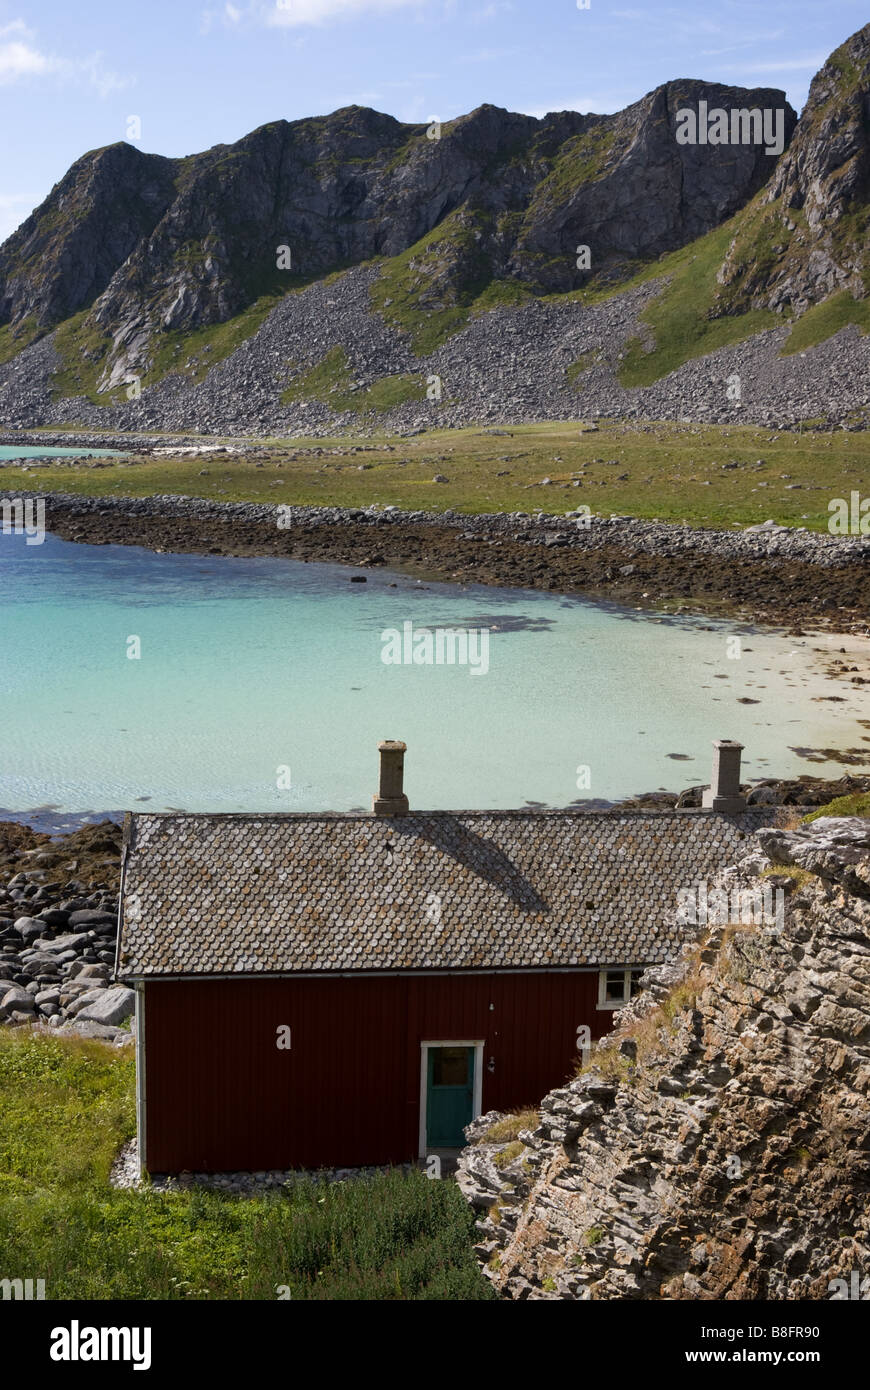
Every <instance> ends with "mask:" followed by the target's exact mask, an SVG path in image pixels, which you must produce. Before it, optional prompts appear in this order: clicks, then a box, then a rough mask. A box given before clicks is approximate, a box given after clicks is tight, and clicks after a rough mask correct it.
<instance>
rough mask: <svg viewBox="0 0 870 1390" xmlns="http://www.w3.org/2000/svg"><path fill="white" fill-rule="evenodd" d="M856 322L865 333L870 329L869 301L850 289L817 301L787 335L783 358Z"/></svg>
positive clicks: (804, 350) (813, 344) (811, 345)
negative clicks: (859, 297) (852, 292)
mask: <svg viewBox="0 0 870 1390" xmlns="http://www.w3.org/2000/svg"><path fill="white" fill-rule="evenodd" d="M850 323H856V324H857V325H858V327H859V328H860V330H861V332H862V333H868V332H870V304H868V303H867V301H866V300H865V299H855V298H854V296H853V295H851V294H850V293H849V291H848V290H841V291H840V293H839V294H833V295H831V296H830V298H829V299H825V300H823V301H822V303H821V304H814V305H813V307H812V308H811V309H807V311H806V313H804V314H801V316H800V318H799V319H797V320H796V321H795V324H794V326H793V328H792V330H791V332H790V333H789V335H788V338H787V339H786V341H785V344H784V345H783V348H782V351H781V353H780V356H781V357H788V356H792V355H793V354H794V353H796V352H806V351H807V350H808V349H809V348H813V347H816V345H817V344H818V343H823V342H825V340H826V339H827V338H832V337H833V336H834V334H835V333H839V331H840V329H841V328H845V327H846V325H847V324H850Z"/></svg>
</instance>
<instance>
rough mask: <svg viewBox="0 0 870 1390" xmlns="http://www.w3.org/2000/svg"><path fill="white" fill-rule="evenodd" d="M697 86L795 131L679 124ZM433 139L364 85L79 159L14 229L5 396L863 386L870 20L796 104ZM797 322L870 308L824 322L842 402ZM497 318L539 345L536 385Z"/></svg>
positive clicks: (580, 401)
mask: <svg viewBox="0 0 870 1390" xmlns="http://www.w3.org/2000/svg"><path fill="white" fill-rule="evenodd" d="M702 100H704V101H707V102H708V105H710V106H711V107H712V106H714V105H715V104H717V103H718V104H720V105H721V106H722V107H724V108H725V109H728V108H729V107H730V108H731V109H732V110H733V109H734V108H735V105H736V104H738V103H739V106H740V108H741V109H748V108H752V107H758V108H762V107H764V106H765V105H766V104H767V105H771V106H772V105H776V106H777V107H780V106H781V107H782V109H783V111H784V113H785V137H786V138H785V149H784V152H783V153H782V154H781V155H780V156H779V157H778V158H777V157H776V156H773V155H767V154H765V153H764V149H763V146H761V145H749V146H746V145H738V146H730V145H723V146H716V145H709V144H708V145H690V144H687V145H681V144H679V143H678V142H677V140H676V138H675V133H676V116H677V112H678V110H681V109H684V108H685V106H686V105H687V104H691V103H698V102H700V101H702ZM433 133H434V132H433V131H432V130H431V129H429V128H428V127H426V126H424V125H414V124H407V125H406V124H403V123H401V122H399V121H397V120H396V119H395V118H394V117H392V116H388V115H384V114H382V113H378V112H374V111H371V110H370V109H369V108H364V107H345V108H342V109H341V110H339V111H337V112H333V113H332V114H331V115H329V116H324V117H312V118H307V119H305V120H301V121H296V122H286V121H277V122H270V123H267V124H266V125H264V126H261V127H259V128H258V129H257V130H256V131H253V132H251V133H250V134H249V135H247V136H244V137H243V138H242V139H241V140H240V141H237V142H235V143H234V144H231V145H216V146H214V147H212V149H210V150H208V151H205V152H204V153H203V154H201V155H191V156H184V157H182V158H179V159H175V160H170V159H167V158H166V157H164V156H158V155H147V154H143V153H141V152H139V151H138V150H135V149H134V148H133V147H131V146H127V145H123V144H118V145H113V146H108V147H104V148H103V149H102V150H99V151H96V152H91V153H90V154H88V155H85V156H83V157H82V159H81V160H79V161H77V162H76V164H75V165H74V166H73V167H72V169H71V170H69V171H68V173H67V174H66V175H65V176H64V179H63V180H61V182H60V183H59V184H58V185H56V187H55V189H53V190H52V192H51V193H50V194H49V197H48V198H47V199H46V200H45V202H44V203H43V204H42V205H41V207H40V208H38V209H37V210H36V211H35V212H34V213H33V214H32V215H31V217H30V218H28V219H27V221H26V222H25V223H24V224H23V225H22V227H21V228H19V229H18V231H17V232H16V233H14V234H13V236H12V237H10V238H9V239H7V241H6V242H5V243H4V244H3V246H2V247H0V364H4V363H5V364H6V365H5V366H4V365H0V415H2V416H3V418H4V419H6V420H8V421H10V422H11V421H19V422H23V423H28V424H33V423H56V424H57V423H61V422H62V421H63V420H64V419H72V420H75V421H76V422H82V421H84V422H85V423H90V424H93V423H96V422H97V419H98V415H95V414H94V411H95V410H96V411H97V412H102V414H103V418H105V420H106V421H107V422H108V423H110V424H111V425H112V427H116V428H149V427H157V428H174V429H177V428H190V427H193V428H199V429H212V430H217V431H219V432H220V431H222V430H224V429H231V430H232V429H252V430H254V431H255V432H260V431H261V430H262V429H266V430H269V429H271V430H278V431H281V432H283V431H285V430H289V431H290V432H294V431H296V432H298V431H299V430H303V429H311V428H314V429H315V430H321V429H323V428H336V427H338V425H340V424H343V423H346V424H348V425H349V426H350V427H355V426H356V425H358V424H359V423H360V421H359V420H358V419H357V418H356V416H357V415H358V414H359V411H358V410H357V411H354V410H348V408H347V407H348V404H349V402H350V400H351V396H352V395H353V393H354V391H357V392H358V393H359V395H358V399H359V401H360V406H361V408H362V407H363V406H364V405H366V403H371V402H376V403H380V402H381V401H388V402H389V401H393V398H394V397H396V396H398V400H397V401H395V402H394V405H393V406H391V407H390V408H386V407H384V408H382V409H379V410H376V411H375V414H372V410H371V409H369V410H368V415H369V416H370V417H371V418H370V419H369V420H368V425H369V426H371V425H373V424H376V425H385V424H389V425H390V426H393V427H399V426H407V425H409V424H410V425H412V426H415V427H416V426H421V425H422V423H423V420H424V416H423V415H421V414H420V411H419V409H418V410H417V414H414V413H413V412H412V411H411V410H410V405H409V404H408V403H410V402H413V401H414V400H417V401H418V402H419V400H420V398H421V395H422V388H421V383H425V381H426V380H427V379H428V378H429V377H431V376H432V375H433V374H434V375H435V376H436V377H437V378H438V382H439V385H438V391H439V392H441V393H442V394H441V395H438V396H437V398H436V399H435V401H434V404H433V407H432V409H429V410H428V411H427V412H424V414H425V415H426V417H427V418H429V419H431V420H432V422H433V423H436V424H442V425H443V424H450V423H464V422H467V421H468V420H470V419H473V418H478V417H479V418H489V419H492V418H494V416H493V411H495V412H496V415H497V416H498V418H502V419H504V420H505V421H508V420H511V419H517V420H521V419H531V418H535V417H536V414H537V415H540V417H541V418H556V417H555V416H554V415H553V412H554V411H557V412H560V413H561V416H562V418H565V417H566V416H567V417H569V416H570V415H572V414H574V413H576V412H577V411H578V410H579V411H581V412H582V411H586V412H587V413H592V414H595V413H600V412H601V410H602V402H603V403H604V409H605V411H606V410H607V409H608V404H609V402H610V401H611V400H612V401H613V403H614V405H615V406H617V407H618V409H619V410H620V411H625V412H627V413H629V414H641V415H644V414H645V413H647V412H648V410H652V412H653V416H654V418H663V417H662V413H661V412H662V410H664V411H665V412H667V411H670V412H671V413H672V418H673V417H675V416H677V415H682V414H683V413H684V412H685V410H686V408H687V407H688V410H689V412H690V413H692V412H694V410H695V409H696V405H695V401H694V396H695V394H696V393H697V391H698V383H699V381H700V389H701V398H700V399H699V400H698V402H697V409H698V410H699V411H701V412H702V415H704V417H705V418H709V415H710V412H713V418H714V419H715V418H719V417H718V412H719V410H720V407H721V400H720V397H721V396H722V394H723V391H724V388H723V387H722V386H721V379H722V375H725V376H727V375H729V373H730V374H732V375H733V374H734V372H735V371H736V372H737V373H738V374H739V373H740V371H741V367H742V366H743V362H744V358H748V360H749V361H750V362H751V363H753V364H754V363H755V359H756V358H757V357H758V356H759V354H760V355H761V357H762V358H764V368H763V373H762V375H763V376H764V377H765V378H766V377H770V379H771V383H772V394H771V392H769V391H767V387H766V386H765V387H764V391H766V392H767V398H766V400H765V404H764V405H763V406H762V404H761V399H760V397H759V400H758V402H757V403H753V402H752V401H751V399H750V398H749V396H750V393H749V391H748V389H747V390H746V391H745V392H744V400H743V403H742V406H743V408H744V409H745V410H747V411H749V410H754V411H755V415H754V416H753V418H758V419H764V418H768V417H769V413H770V403H771V402H772V403H773V408H774V411H775V412H779V411H780V410H782V413H783V418H786V419H788V418H791V419H795V420H796V419H807V418H811V417H814V416H816V415H817V414H819V413H822V412H823V411H824V410H827V409H829V408H831V409H834V410H835V413H836V412H839V414H841V415H843V417H844V418H845V417H846V416H849V415H851V414H852V413H854V411H855V410H856V409H858V410H859V411H860V410H863V409H864V407H865V406H866V405H867V404H868V402H867V398H866V392H865V391H862V388H861V374H862V373H863V372H864V363H863V354H864V350H865V340H864V338H863V337H861V332H862V331H864V330H865V329H866V327H867V326H868V324H870V318H868V313H867V305H866V303H865V300H866V287H867V284H868V274H867V267H866V260H865V252H864V249H863V243H864V240H865V239H866V238H865V236H864V231H865V230H866V226H867V207H868V201H867V199H868V178H867V170H868V168H870V25H867V26H865V27H864V29H862V30H860V31H858V33H857V34H855V35H853V36H852V37H851V39H849V40H847V41H846V43H845V44H843V45H841V47H840V48H839V49H838V50H836V53H835V54H834V55H832V57H831V58H830V59H829V60H828V62H827V63H826V64H825V65H824V66H823V68H822V69H821V71H820V73H819V74H818V75H817V77H816V78H815V79H814V82H813V86H812V88H811V92H810V99H809V101H808V103H807V107H806V108H805V110H804V112H803V113H802V115H801V117H800V120H798V119H797V118H796V116H795V113H794V112H793V111H792V110H791V108H790V107H788V105H787V103H786V102H785V97H784V95H783V93H782V92H780V91H778V90H777V89H772V88H758V89H753V90H751V91H750V90H747V89H743V88H734V87H725V86H722V85H720V84H715V83H705V82H701V81H699V80H697V79H675V80H673V81H671V82H667V83H664V84H661V85H660V86H659V87H657V88H655V89H654V90H653V91H652V92H649V93H647V94H646V96H644V97H642V98H641V99H640V100H639V101H637V102H635V103H633V104H631V105H630V106H628V107H626V108H625V109H624V110H623V111H621V112H617V113H615V114H613V115H604V116H601V115H596V114H594V113H591V114H586V115H582V114H580V113H577V112H551V113H548V114H547V116H545V117H541V118H537V117H532V116H525V115H521V114H518V113H511V112H506V111H504V110H503V109H502V108H498V107H494V106H491V105H487V104H485V105H483V106H480V107H478V108H476V109H475V110H474V111H472V112H470V113H468V114H467V115H465V116H461V117H458V118H456V120H454V121H449V122H445V123H444V125H443V126H442V128H441V130H440V138H438V139H430V138H429V136H430V135H432V134H433ZM116 175H122V176H123V177H121V178H120V181H119V179H118V178H117V177H115V181H114V183H113V184H112V189H111V191H110V192H107V185H108V184H109V183H110V182H111V177H110V176H116ZM726 233H727V241H725V242H724V243H723V242H722V238H723V236H725V235H726ZM95 240H98V241H99V248H98V253H97V248H96V247H93V248H92V254H90V255H89V253H88V248H89V245H90V244H91V243H93V242H94V241H95ZM281 247H285V248H287V250H288V251H289V259H290V262H291V265H290V268H289V269H287V268H280V269H279V268H278V265H277V258H278V256H279V254H280V248H281ZM581 248H588V251H589V255H588V257H587V258H586V261H584V259H583V256H582V255H579V254H578V252H579V251H580V249H581ZM590 261H591V264H589V263H588V262H590ZM70 267H71V269H70ZM658 277H660V278H658ZM321 291H326V293H323V292H321ZM610 301H613V303H612V307H611V308H610V309H608V308H607V305H608V303H610ZM552 306H555V307H556V308H558V309H563V308H564V309H565V313H564V314H563V313H558V314H556V315H555V316H554V315H553V313H551V307H552ZM820 306H821V311H820V312H819V308H820ZM541 310H544V311H545V312H544V314H543V315H542V313H541V312H540V311H541ZM569 310H570V313H569V312H568V311H569ZM535 311H537V312H535ZM312 315H313V318H312ZM802 315H806V316H807V329H806V331H805V332H804V333H803V337H798V338H797V339H796V340H795V343H796V345H797V344H798V343H800V344H801V346H802V347H804V348H805V347H807V346H809V347H812V346H813V345H814V342H816V341H823V339H824V338H825V337H829V336H831V334H832V333H837V331H838V330H839V329H840V328H842V327H845V326H847V325H848V324H854V325H855V329H854V330H853V331H852V333H851V336H850V335H849V334H846V335H842V334H841V335H839V336H838V337H837V338H836V342H835V357H836V361H837V364H838V365H837V369H836V370H837V374H838V375H839V374H840V369H841V368H842V372H843V373H845V376H846V377H847V378H848V383H851V384H847V387H846V389H845V390H844V391H842V392H841V393H840V394H841V397H842V401H841V404H840V405H838V404H837V401H836V399H832V400H831V401H828V402H826V401H825V400H824V399H823V398H822V397H821V395H820V388H819V383H818V379H817V378H818V373H817V372H813V371H811V370H809V368H806V369H804V368H803V367H801V365H800V359H799V358H798V361H797V362H795V363H794V364H793V365H792V366H791V367H790V368H789V370H788V371H785V369H784V368H783V369H780V366H779V364H778V357H779V355H780V353H781V352H783V351H785V352H792V351H794V350H795V349H792V348H791V347H787V346H786V341H785V340H786V338H787V337H788V336H789V335H788V334H786V335H785V337H784V335H783V334H782V333H778V334H776V333H775V334H774V335H772V336H771V334H770V333H769V332H768V330H771V329H774V330H778V329H779V327H780V325H781V324H785V323H786V322H788V323H790V324H791V323H792V322H793V321H795V320H799V319H800V317H801V316H802ZM481 324H483V327H481V326H480V325H481ZM599 324H600V326H601V328H600V332H599V331H598V325H599ZM544 328H546V331H547V333H548V334H549V343H548V344H545V343H544V342H543V340H542V339H541V332H542V330H543V329H544ZM590 329H591V330H593V331H587V330H590ZM502 330H503V331H504V332H507V333H509V334H511V335H516V337H517V338H518V339H519V340H521V341H523V343H524V345H525V347H526V348H527V349H528V352H529V353H530V361H537V362H538V363H539V364H540V365H539V366H536V367H535V369H534V378H533V380H531V382H530V376H529V373H527V372H524V371H523V365H522V356H523V354H522V353H521V352H516V353H513V354H512V355H509V358H508V361H507V362H505V361H504V352H503V344H502V343H500V342H499V337H500V334H501V333H502ZM539 339H541V340H540V341H539ZM743 342H746V343H747V347H746V349H745V351H744V350H741V349H739V346H738V345H739V344H741V343H743ZM517 346H518V347H519V342H518V344H517ZM339 347H340V348H341V351H342V363H343V364H344V365H341V364H338V358H337V357H336V356H335V355H334V354H335V352H336V349H337V348H339ZM315 348H316V349H317V351H316V352H315V351H314V350H315ZM243 349H250V351H248V350H245V351H243ZM723 352H727V354H728V355H727V356H723ZM330 353H332V354H333V357H330ZM707 356H709V359H710V362H711V366H712V371H711V372H707V373H705V372H704V371H703V370H701V371H697V370H695V364H696V363H700V362H702V361H703V360H705V358H706V357H707ZM720 360H721V362H722V369H721V375H720V369H719V367H718V363H719V362H720ZM548 362H549V366H547V363H548ZM336 364H338V367H340V370H338V367H337V366H336ZM714 364H715V365H714ZM228 366H229V367H230V368H231V370H229V371H225V370H224V369H225V368H227V367H228ZM251 367H253V368H254V369H255V371H254V377H253V378H252V376H251V371H250V368H251ZM334 367H335V368H336V371H337V375H336V377H335V380H331V378H330V372H332V371H333V368H334ZM315 368H316V369H317V370H316V372H315V375H314V376H312V371H313V369H315ZM726 368H727V369H728V370H726ZM491 370H499V371H500V372H502V374H503V376H502V380H503V383H504V385H503V389H501V390H500V391H497V390H496V388H495V385H494V384H492V383H491V384H490V385H488V386H487V385H486V384H485V381H484V377H485V374H486V373H487V372H489V371H491ZM542 372H543V376H542ZM752 372H753V374H754V375H755V377H756V378H757V379H759V380H761V377H760V376H759V371H758V368H757V366H756V365H753V366H752ZM448 373H449V375H448ZM563 374H564V379H563ZM411 377H413V378H414V380H413V382H411V381H409V378H411ZM662 381H664V382H666V383H667V388H668V389H667V391H666V392H665V393H664V397H663V392H662V390H660V389H659V386H660V383H661V382H662ZM313 382H320V383H322V384H323V389H322V392H321V394H319V395H317V394H315V395H314V396H312V394H311V387H312V383H313ZM381 382H387V383H390V385H389V389H387V390H381V389H380V388H379V389H378V390H377V391H376V392H375V393H374V395H372V389H373V388H374V387H376V386H378V384H379V383H381ZM131 383H133V386H132V389H131V386H130V384H131ZM198 383H204V384H203V385H202V386H201V385H200V384H198ZM530 385H531V386H532V387H535V386H536V385H537V389H536V390H535V389H533V390H531V393H530V391H529V389H528V388H529V387H530ZM569 388H570V389H569ZM626 388H629V389H628V391H627V390H626ZM252 389H254V390H255V392H256V396H257V402H256V405H254V404H253V403H251V404H250V405H248V404H247V402H246V397H247V396H249V395H250V394H251V391H252ZM759 389H760V388H759ZM140 392H141V399H140V398H139V393H140ZM221 392H223V398H221V394H220V393H221ZM687 393H688V395H687ZM448 401H449V403H450V409H448V406H447V403H448ZM430 402H431V398H430ZM510 402H514V403H515V404H514V405H513V406H511V404H510ZM519 402H522V410H520V408H519ZM203 405H205V409H203ZM500 405H503V409H502V412H501V414H499V413H498V412H499V407H500ZM315 406H317V407H319V406H322V407H323V409H322V410H321V409H319V408H315ZM291 407H292V408H291ZM366 408H368V407H367V405H366ZM451 411H452V412H453V414H451ZM512 411H513V413H512ZM765 412H766V413H765ZM364 413H365V411H364ZM732 414H733V412H732ZM746 418H749V417H748V416H747V417H746Z"/></svg>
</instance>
